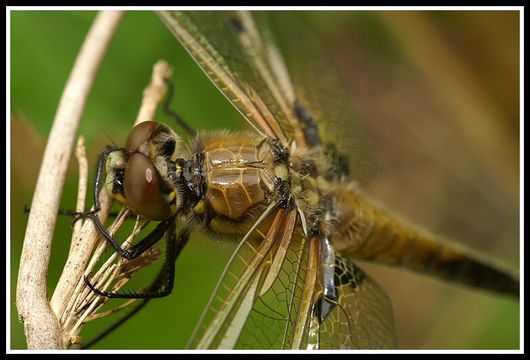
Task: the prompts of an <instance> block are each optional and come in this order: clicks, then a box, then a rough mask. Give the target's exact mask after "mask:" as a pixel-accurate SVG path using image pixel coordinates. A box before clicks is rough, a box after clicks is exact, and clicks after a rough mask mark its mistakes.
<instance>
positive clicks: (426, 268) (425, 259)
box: [331, 189, 519, 294]
mask: <svg viewBox="0 0 530 360" xmlns="http://www.w3.org/2000/svg"><path fill="white" fill-rule="evenodd" d="M331 196H332V197H333V200H334V208H335V211H336V217H337V231H336V233H335V234H334V236H333V245H334V246H335V248H336V249H337V250H338V251H340V252H341V253H342V254H344V255H346V256H348V257H349V258H351V259H361V260H370V261H375V262H381V263H385V264H389V265H398V266H403V267H406V268H409V269H412V270H415V271H419V272H423V273H428V274H432V275H435V276H438V277H440V278H443V279H446V280H453V281H457V282H461V283H465V284H467V285H471V286H476V287H481V288H486V289H490V290H494V291H499V292H504V293H510V294H519V281H518V280H516V279H514V277H513V276H511V275H510V274H507V273H505V272H503V271H501V270H498V269H496V268H494V267H493V266H491V265H488V264H487V263H486V262H485V261H481V260H479V259H478V258H477V257H474V256H472V255H471V254H469V253H467V254H466V251H462V250H459V249H457V248H456V247H455V246H453V245H449V244H445V243H443V242H440V241H436V240H435V239H434V238H432V237H430V236H429V235H427V234H424V233H421V232H419V231H417V230H415V229H413V228H412V227H411V226H408V225H406V224H405V222H402V221H399V220H398V219H396V218H395V217H393V216H392V215H391V214H389V213H388V212H386V211H384V210H382V209H381V208H378V207H376V206H374V205H373V204H372V203H370V202H369V201H368V200H367V199H364V198H363V197H362V196H361V195H358V194H355V193H353V192H351V191H347V190H343V189H336V190H334V191H333V192H332V194H331Z"/></svg>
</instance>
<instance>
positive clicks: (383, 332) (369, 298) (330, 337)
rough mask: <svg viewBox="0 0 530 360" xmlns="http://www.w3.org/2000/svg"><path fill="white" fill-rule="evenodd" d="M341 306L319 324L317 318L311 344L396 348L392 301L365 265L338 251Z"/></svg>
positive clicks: (326, 347) (339, 300)
mask: <svg viewBox="0 0 530 360" xmlns="http://www.w3.org/2000/svg"><path fill="white" fill-rule="evenodd" d="M335 256H336V265H335V284H336V286H337V292H338V306H337V307H336V308H335V309H334V310H333V311H332V312H331V313H330V315H329V316H328V317H327V318H326V320H325V321H324V322H323V323H322V324H320V326H318V323H317V319H315V318H313V320H312V323H313V324H314V326H312V328H311V330H310V333H309V346H312V347H317V346H318V348H320V349H395V348H397V339H396V332H395V329H394V319H393V313H392V303H391V301H390V299H389V298H388V296H387V295H386V294H385V293H384V292H383V290H381V289H380V288H379V286H378V285H377V284H376V283H375V282H374V281H373V280H371V279H370V278H369V277H368V276H367V275H366V274H365V273H364V272H363V271H362V270H361V269H359V268H358V267H357V266H355V265H354V264H353V263H351V262H350V261H349V260H348V259H346V258H345V257H343V256H341V255H340V254H339V253H338V252H335Z"/></svg>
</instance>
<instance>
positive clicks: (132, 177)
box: [105, 121, 180, 220]
mask: <svg viewBox="0 0 530 360" xmlns="http://www.w3.org/2000/svg"><path fill="white" fill-rule="evenodd" d="M179 151H180V138H179V137H178V136H177V135H176V134H175V132H174V131H173V130H171V129H170V128H169V127H167V126H165V125H163V124H159V123H157V122H154V121H145V122H142V123H140V124H138V125H136V126H135V127H134V128H133V129H132V130H131V132H130V134H129V136H128V137H127V141H126V144H125V147H124V148H119V149H117V150H115V151H113V152H110V153H109V154H108V157H107V160H106V164H105V167H106V174H107V179H106V184H107V185H106V186H107V190H108V192H109V194H111V196H112V197H113V198H114V199H115V200H117V201H119V202H120V203H122V204H124V205H125V206H127V207H128V208H129V209H131V210H132V211H134V212H135V213H137V214H138V215H140V216H142V217H144V218H146V219H149V220H164V219H167V218H169V217H170V216H172V215H173V214H175V212H176V210H177V208H178V206H179V196H178V194H177V189H176V188H175V187H174V186H173V184H172V181H171V180H172V176H173V175H172V174H174V168H175V165H174V164H175V159H176V158H177V155H178V152H179Z"/></svg>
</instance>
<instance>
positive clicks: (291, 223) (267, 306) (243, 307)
mask: <svg viewBox="0 0 530 360" xmlns="http://www.w3.org/2000/svg"><path fill="white" fill-rule="evenodd" d="M258 232H259V230H258ZM301 233H302V231H301V229H300V226H299V224H298V223H297V213H296V210H289V211H287V210H285V209H279V210H278V212H277V213H276V215H275V217H274V220H273V222H272V225H271V226H270V228H269V229H268V231H267V233H266V234H262V237H261V239H259V240H258V241H251V240H250V239H249V240H248V241H246V242H245V243H242V246H241V247H239V249H238V250H237V252H236V253H235V254H234V256H233V258H232V260H231V261H230V262H229V264H228V265H227V267H226V269H225V272H224V275H223V276H222V278H221V279H220V281H219V283H218V286H217V287H216V290H215V291H214V293H213V295H212V298H211V300H210V303H209V304H208V306H207V307H206V310H205V312H204V314H203V316H202V317H201V319H200V321H199V323H198V325H197V327H196V329H195V331H194V334H193V335H192V338H191V339H190V342H189V343H188V347H189V348H214V349H226V348H261V349H274V348H285V347H288V348H290V347H292V346H293V344H295V345H296V344H299V343H300V342H301V338H302V337H301V336H298V340H296V341H295V340H293V339H294V337H295V336H296V334H303V333H304V331H303V329H304V326H303V325H305V324H307V323H308V321H307V319H308V318H309V316H308V315H300V313H303V314H309V313H310V311H309V309H310V308H311V300H312V298H313V294H312V292H309V293H308V292H307V290H306V291H305V292H304V290H305V287H304V284H305V282H306V281H307V279H308V278H311V277H310V276H309V277H308V276H307V273H308V267H309V263H310V262H309V258H310V247H309V246H308V243H309V242H308V241H306V240H305V238H304V237H303V236H302V235H301ZM281 244H287V248H286V249H285V251H284V254H283V255H281V256H277V254H278V253H279V252H283V251H282V250H281ZM313 258H314V255H313ZM276 262H279V264H276ZM315 267H316V266H315V264H314V265H313V268H315ZM271 269H277V270H271ZM271 271H273V273H274V274H273V275H272V277H273V279H272V280H270V277H271V275H270V272H271ZM267 279H269V280H267ZM267 283H268V284H267ZM265 284H267V285H265ZM312 288H315V286H313V287H312ZM303 299H306V300H307V301H305V302H304V300H303ZM304 309H307V310H304ZM300 317H302V318H303V320H304V324H303V325H302V326H297V321H299V319H300ZM300 329H302V330H300Z"/></svg>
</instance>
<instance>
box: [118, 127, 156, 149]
mask: <svg viewBox="0 0 530 360" xmlns="http://www.w3.org/2000/svg"><path fill="white" fill-rule="evenodd" d="M158 125H159V124H158V123H157V122H156V121H144V122H141V123H139V124H138V125H136V126H135V127H134V128H133V129H132V130H131V132H130V133H129V136H128V137H127V142H126V143H125V149H127V151H128V152H131V153H132V152H135V151H137V150H138V148H139V147H140V146H141V145H142V144H143V143H145V142H146V141H147V140H148V139H149V138H150V137H151V135H152V134H153V132H154V131H155V130H156V128H157V127H158Z"/></svg>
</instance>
